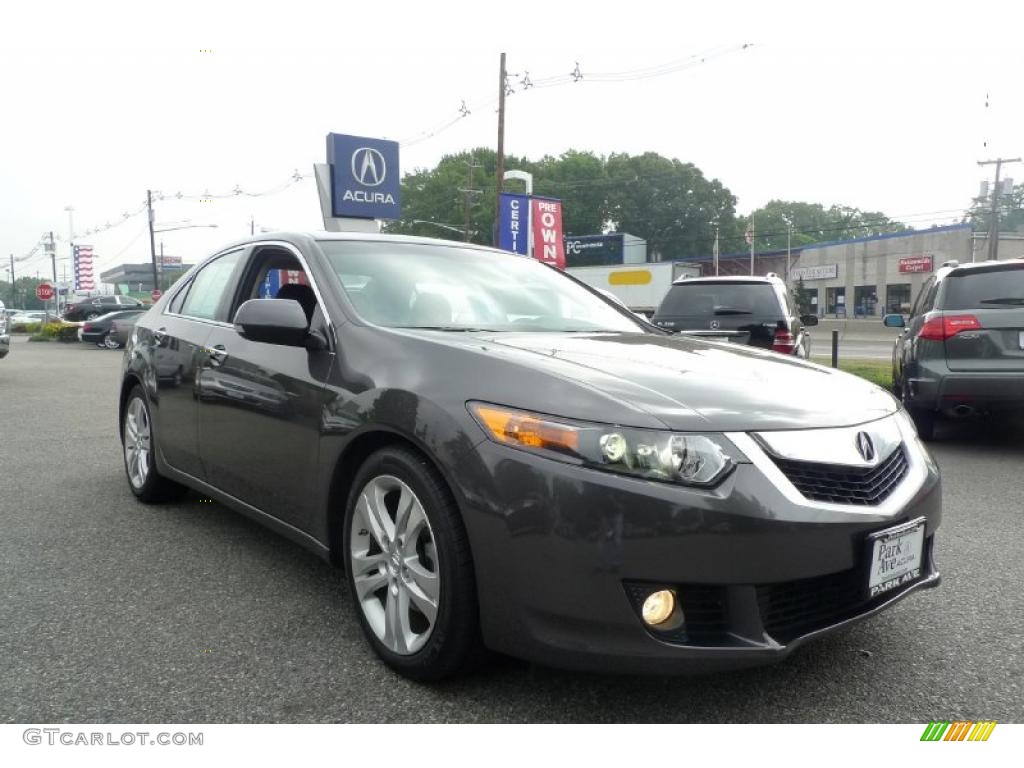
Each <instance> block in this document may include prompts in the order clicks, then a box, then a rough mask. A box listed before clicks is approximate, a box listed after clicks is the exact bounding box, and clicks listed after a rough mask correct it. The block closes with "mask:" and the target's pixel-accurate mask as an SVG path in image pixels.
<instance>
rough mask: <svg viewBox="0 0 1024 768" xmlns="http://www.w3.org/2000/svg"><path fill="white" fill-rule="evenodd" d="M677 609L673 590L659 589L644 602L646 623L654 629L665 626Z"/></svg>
mask: <svg viewBox="0 0 1024 768" xmlns="http://www.w3.org/2000/svg"><path fill="white" fill-rule="evenodd" d="M675 607H676V596H675V593H674V592H673V591H672V590H671V589H659V590H658V591H657V592H651V594H649V595H648V596H647V599H646V600H644V607H643V611H642V613H643V617H644V621H645V622H646V623H647V624H648V625H649V626H652V627H656V626H658V625H659V624H664V623H665V622H666V621H668V620H669V618H670V617H671V616H672V612H673V611H674V610H675Z"/></svg>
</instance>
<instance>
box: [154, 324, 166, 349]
mask: <svg viewBox="0 0 1024 768" xmlns="http://www.w3.org/2000/svg"><path fill="white" fill-rule="evenodd" d="M153 340H154V341H155V342H156V345H157V346H158V347H162V346H163V345H164V342H165V341H166V340H167V329H166V328H157V329H156V330H155V331H153Z"/></svg>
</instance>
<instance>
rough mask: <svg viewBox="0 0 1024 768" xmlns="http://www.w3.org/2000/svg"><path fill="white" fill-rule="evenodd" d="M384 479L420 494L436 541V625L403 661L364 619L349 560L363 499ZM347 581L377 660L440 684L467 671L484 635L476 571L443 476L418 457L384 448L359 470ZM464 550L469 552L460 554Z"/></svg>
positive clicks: (351, 506)
mask: <svg viewBox="0 0 1024 768" xmlns="http://www.w3.org/2000/svg"><path fill="white" fill-rule="evenodd" d="M379 475H392V476H394V477H397V478H398V479H400V480H402V481H403V482H404V483H406V484H407V485H408V486H409V487H410V488H411V489H412V491H413V493H415V494H416V497H417V498H418V499H419V501H420V504H421V505H422V506H423V511H424V513H425V514H426V517H427V520H428V521H429V523H430V529H431V531H432V533H433V536H434V545H435V548H436V552H437V561H438V563H437V564H438V573H439V575H440V587H439V593H438V611H437V619H436V621H435V623H434V628H433V630H432V632H431V635H430V637H429V638H428V639H427V642H426V643H425V644H424V646H423V647H422V648H421V649H420V650H418V651H417V652H416V653H414V654H411V655H409V656H402V655H399V654H396V653H394V652H392V651H391V650H389V649H388V648H387V647H385V646H384V644H383V643H382V642H381V641H380V640H378V639H377V636H376V635H375V634H374V632H373V630H372V629H371V628H370V626H369V624H368V623H367V621H366V617H365V616H364V615H363V609H362V606H361V605H360V604H359V602H358V599H357V598H356V590H355V585H354V580H353V574H352V566H351V562H350V558H349V540H350V538H351V528H352V518H353V514H354V510H355V505H356V502H357V500H358V498H359V494H360V493H361V492H362V490H363V488H364V487H365V486H366V484H367V483H368V482H369V481H370V480H371V479H373V478H374V477H377V476H379ZM343 524H344V531H343V532H344V537H343V540H344V553H345V578H346V581H347V583H348V586H349V594H350V595H351V596H352V602H353V608H354V610H355V611H356V615H357V616H358V619H359V624H360V626H361V627H362V629H363V633H364V634H365V635H366V638H367V640H368V641H369V643H370V645H371V646H372V647H373V649H374V651H375V652H376V653H377V655H378V656H380V658H381V659H382V660H383V661H384V662H385V663H386V664H387V665H388V666H390V667H391V668H392V669H394V670H395V671H397V672H399V673H400V674H402V675H405V676H406V677H410V678H412V679H415V680H420V681H433V680H439V679H441V678H443V677H448V676H450V675H451V674H453V673H455V672H457V671H458V670H459V669H460V668H461V667H463V666H466V661H467V657H468V656H471V655H472V652H473V651H474V650H475V646H476V640H477V637H478V635H479V612H478V610H477V607H476V586H475V579H474V576H473V569H472V567H471V565H470V566H469V567H467V562H468V558H467V556H466V555H467V551H468V543H467V542H466V537H465V531H464V529H463V527H462V521H461V518H460V517H459V514H458V509H457V507H456V505H455V501H454V499H453V497H452V495H451V492H450V490H449V489H448V487H447V485H446V484H445V483H444V480H443V479H442V478H441V476H440V474H439V473H438V472H437V471H436V470H435V469H434V468H433V467H432V466H431V465H430V464H429V462H428V461H427V460H426V459H425V458H424V457H423V456H422V455H420V454H418V453H417V452H414V451H412V450H410V449H406V448H384V449H382V450H380V451H377V452H376V453H374V454H372V455H371V456H370V457H369V458H367V460H366V461H365V462H364V463H363V465H362V466H361V467H360V468H359V471H358V472H357V473H356V476H355V478H354V480H353V483H352V487H351V490H350V492H349V496H348V499H347V502H346V505H345V516H344V523H343ZM462 547H465V548H467V551H460V550H461V548H462Z"/></svg>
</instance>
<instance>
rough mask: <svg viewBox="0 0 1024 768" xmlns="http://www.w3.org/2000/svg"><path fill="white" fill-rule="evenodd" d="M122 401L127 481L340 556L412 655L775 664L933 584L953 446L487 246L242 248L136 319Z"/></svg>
mask: <svg viewBox="0 0 1024 768" xmlns="http://www.w3.org/2000/svg"><path fill="white" fill-rule="evenodd" d="M272 271H276V272H277V275H278V276H279V277H281V276H285V275H287V276H288V277H289V278H290V279H292V280H293V283H292V284H286V285H284V286H283V287H282V288H281V289H280V290H279V291H278V292H277V293H276V296H275V297H273V298H260V296H261V290H262V286H265V285H267V284H273V283H274V282H275V281H273V280H269V279H268V278H269V277H271V272H272ZM281 279H284V278H283V277H281ZM794 394H796V395H797V396H794ZM119 414H120V433H121V438H122V441H123V447H124V449H123V455H124V465H125V469H126V472H127V475H128V481H129V487H130V488H131V491H132V493H134V494H135V495H136V496H137V497H138V498H139V499H140V500H142V501H144V502H155V501H157V500H159V499H163V498H168V497H173V496H175V495H178V494H180V493H181V492H182V491H183V490H184V487H186V486H187V487H190V488H193V489H196V490H197V491H199V492H201V493H202V494H203V495H204V496H206V497H208V498H213V499H217V500H219V501H220V502H222V503H224V504H226V505H228V506H230V507H232V508H234V509H236V510H238V511H239V512H241V513H243V514H245V515H248V516H250V517H252V518H254V519H256V520H258V521H260V522H261V523H264V524H265V525H267V526H269V527H270V528H272V529H274V530H276V531H278V532H279V533H281V534H283V535H284V536H287V537H289V538H291V539H293V540H294V541H296V542H299V543H300V544H302V545H303V546H305V547H308V548H309V549H310V550H312V551H313V552H316V553H317V554H319V555H320V556H322V557H324V558H326V559H329V560H331V561H333V562H335V563H337V564H338V565H339V566H341V567H342V568H344V570H345V574H346V578H347V580H348V583H349V586H350V589H351V593H352V595H353V603H354V604H355V606H356V610H357V612H358V616H359V620H360V622H361V624H362V627H363V630H364V632H365V634H366V637H367V638H368V641H369V643H370V644H371V645H372V647H373V648H374V650H375V651H376V652H377V654H378V655H379V656H380V657H381V658H382V659H383V660H384V661H385V662H386V663H387V664H389V665H391V666H392V667H393V668H395V669H396V670H398V671H400V672H401V673H402V674H405V675H408V676H410V677H413V678H416V679H437V678H440V677H444V676H446V675H449V674H453V673H455V672H457V671H460V670H464V669H467V668H469V667H470V666H471V665H472V663H473V662H474V661H475V660H476V659H478V658H479V657H480V655H481V650H482V649H483V648H484V647H488V648H491V649H494V650H497V651H501V652H504V653H508V654H512V655H516V656H520V657H524V658H528V659H534V660H537V661H540V662H543V663H547V664H554V665H561V666H566V667H578V668H591V669H604V670H608V669H617V670H631V671H652V672H657V673H667V672H672V671H688V670H707V669H715V668H721V667H741V666H747V665H755V664H762V663H766V662H770V661H774V660H778V659H781V658H783V657H785V656H786V655H787V654H789V653H790V652H791V651H792V650H793V649H795V648H797V647H798V646H800V645H801V644H802V643H803V642H804V641H806V640H808V639H809V638H811V637H816V636H818V635H819V634H821V633H822V632H825V631H830V630H834V629H837V628H839V627H842V626H844V625H846V624H848V623H849V622H851V621H854V620H857V619H861V618H864V617H866V616H869V615H872V614H875V613H878V612H879V611H881V610H882V609H884V608H887V607H888V606H890V605H892V604H893V603H894V602H896V601H897V600H899V599H900V598H902V597H904V596H906V595H907V594H909V593H910V592H913V591H915V590H917V589H919V588H922V587H931V586H935V585H937V584H938V581H939V574H938V572H937V570H936V567H935V562H934V559H933V557H932V548H933V542H934V535H935V531H936V529H937V527H938V525H939V522H940V517H941V488H940V481H939V475H938V470H937V468H936V466H935V464H934V463H933V461H932V460H931V458H930V457H929V455H928V453H927V451H926V450H925V448H924V447H923V446H922V444H921V442H920V441H919V440H918V439H917V436H916V434H915V433H914V428H913V424H912V423H911V421H910V420H909V419H908V418H907V417H906V415H905V414H904V412H903V411H902V410H901V409H900V407H899V403H898V402H897V401H896V400H894V399H893V397H892V396H891V395H890V394H889V393H888V392H885V391H884V390H882V389H880V388H878V387H875V386H873V385H871V384H869V383H867V382H865V381H863V380H862V379H858V378H855V377H853V376H850V375H848V374H845V373H841V372H839V371H833V370H831V369H828V368H823V367H821V366H817V365H813V364H810V363H807V362H804V361H802V360H796V359H793V358H786V357H782V356H781V355H777V354H773V353H771V352H767V351H764V350H758V349H753V348H751V347H745V346H740V345H736V346H735V347H733V346H732V345H723V344H712V343H708V342H706V341H704V340H702V339H700V338H693V337H686V336H675V335H671V334H668V333H665V332H663V331H660V330H659V329H656V328H654V327H653V326H651V325H649V324H647V323H645V322H643V321H642V320H640V319H638V318H636V317H635V316H634V315H632V314H631V313H630V312H629V311H628V310H626V309H624V308H622V307H621V306H618V305H616V304H615V303H614V302H611V301H609V300H607V299H605V298H603V297H602V296H600V294H598V293H596V292H595V291H593V290H591V289H590V288H588V287H586V286H584V285H582V284H580V283H578V282H577V281H575V280H573V279H572V278H570V277H568V276H566V275H564V274H562V273H560V272H559V271H557V270H555V269H553V268H551V267H548V266H545V265H543V264H541V263H539V262H537V261H534V260H531V259H524V258H521V257H518V256H513V255H510V254H507V253H504V252H500V251H495V250H492V249H488V248H480V247H476V246H471V245H468V244H461V243H459V244H456V243H451V242H447V241H438V240H428V239H421V238H408V237H388V236H380V235H376V236H374V235H357V234H345V235H342V234H326V233H323V234H317V235H306V234H284V233H280V234H272V235H265V236H261V237H257V238H255V239H252V240H249V241H244V242H241V243H238V244H236V245H232V246H230V247H228V248H226V249H224V250H223V251H221V252H220V253H217V254H216V255H214V256H212V257H210V258H208V259H206V260H205V261H204V262H203V263H201V264H200V265H198V266H197V267H195V268H193V269H192V270H191V271H190V272H189V273H188V274H187V275H186V276H185V277H184V278H182V279H181V280H180V281H179V282H178V283H177V284H176V285H175V286H174V288H172V289H171V290H169V291H168V292H167V294H166V295H165V296H164V297H163V298H161V299H160V301H159V302H157V304H156V305H155V306H154V307H153V308H152V309H151V310H150V311H149V312H147V313H146V314H145V315H144V316H143V317H142V318H141V319H140V320H139V322H138V323H137V324H136V326H135V332H134V334H133V335H132V338H131V339H130V340H129V343H128V346H127V348H126V350H125V354H124V364H123V371H122V377H121V390H120V408H119ZM893 637H894V639H895V637H896V635H895V634H894V635H893ZM899 637H903V635H902V634H901V635H899Z"/></svg>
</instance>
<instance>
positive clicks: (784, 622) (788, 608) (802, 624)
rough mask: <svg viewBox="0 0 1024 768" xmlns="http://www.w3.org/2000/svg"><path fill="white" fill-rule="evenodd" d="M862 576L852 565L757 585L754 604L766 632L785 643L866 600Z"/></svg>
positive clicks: (849, 612) (844, 616)
mask: <svg viewBox="0 0 1024 768" xmlns="http://www.w3.org/2000/svg"><path fill="white" fill-rule="evenodd" d="M864 578H865V577H864V574H863V573H862V572H861V571H860V570H859V569H851V570H849V571H842V572H840V573H831V574H829V575H827V576H817V577H815V578H812V579H800V580H798V581H786V582H782V583H779V584H761V585H759V586H758V587H757V605H758V607H759V608H760V609H761V621H762V623H763V624H764V629H765V632H767V633H768V634H769V635H771V636H772V637H774V638H775V639H776V640H777V641H778V642H780V643H787V642H789V641H790V640H792V639H793V638H796V637H799V636H800V635H804V634H807V633H808V632H813V631H814V630H816V629H821V628H822V627H827V626H829V625H831V624H835V623H837V622H840V621H843V620H844V619H847V618H849V617H851V616H854V615H855V614H856V613H858V609H860V608H862V607H863V606H864V604H865V603H866V602H867V601H866V599H865V597H864ZM890 596H891V595H887V597H890Z"/></svg>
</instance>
